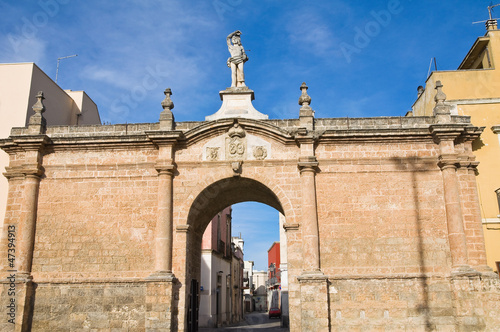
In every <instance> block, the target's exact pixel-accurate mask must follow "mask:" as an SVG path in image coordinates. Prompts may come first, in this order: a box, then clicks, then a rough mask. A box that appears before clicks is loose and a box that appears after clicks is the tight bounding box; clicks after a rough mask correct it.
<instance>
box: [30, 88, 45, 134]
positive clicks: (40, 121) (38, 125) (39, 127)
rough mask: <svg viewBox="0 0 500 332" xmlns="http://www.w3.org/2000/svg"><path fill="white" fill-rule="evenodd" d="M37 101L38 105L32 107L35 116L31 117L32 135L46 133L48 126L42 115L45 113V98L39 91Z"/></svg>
mask: <svg viewBox="0 0 500 332" xmlns="http://www.w3.org/2000/svg"><path fill="white" fill-rule="evenodd" d="M36 99H37V100H36V103H35V104H34V105H33V107H32V108H33V111H34V112H35V114H33V115H32V116H31V117H30V120H29V123H28V128H29V132H30V133H31V134H35V135H39V134H43V133H44V132H45V129H46V126H47V121H46V120H45V118H44V117H43V114H42V113H43V112H45V105H43V100H44V99H45V97H44V96H43V92H42V91H39V92H38V93H37V94H36Z"/></svg>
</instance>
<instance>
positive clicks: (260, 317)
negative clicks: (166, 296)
mask: <svg viewBox="0 0 500 332" xmlns="http://www.w3.org/2000/svg"><path fill="white" fill-rule="evenodd" d="M280 323H281V321H280V320H279V319H278V318H272V319H269V317H268V314H267V312H252V313H250V314H246V315H245V321H243V322H241V323H239V324H237V325H233V326H228V327H221V328H200V329H199V331H200V332H220V331H257V330H261V331H275V332H285V331H288V328H282V327H280Z"/></svg>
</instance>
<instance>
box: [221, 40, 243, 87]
mask: <svg viewBox="0 0 500 332" xmlns="http://www.w3.org/2000/svg"><path fill="white" fill-rule="evenodd" d="M240 36H241V31H240V30H236V31H235V32H232V33H230V34H229V36H227V38H226V40H227V48H228V50H229V53H230V54H231V57H230V58H229V59H227V66H228V67H229V68H231V87H232V88H236V87H243V86H246V85H245V75H244V74H243V64H244V63H245V62H246V61H247V60H248V57H247V55H246V54H245V49H244V48H243V45H241V37H240Z"/></svg>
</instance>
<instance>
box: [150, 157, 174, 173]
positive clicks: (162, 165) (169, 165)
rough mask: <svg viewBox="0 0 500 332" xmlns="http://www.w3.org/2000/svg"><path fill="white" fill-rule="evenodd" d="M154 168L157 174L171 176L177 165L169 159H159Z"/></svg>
mask: <svg viewBox="0 0 500 332" xmlns="http://www.w3.org/2000/svg"><path fill="white" fill-rule="evenodd" d="M155 169H156V171H157V172H158V175H163V174H166V175H171V176H172V175H174V172H175V170H176V169H177V166H176V165H175V163H173V162H172V161H171V160H168V161H164V160H159V161H158V162H157V163H156V165H155Z"/></svg>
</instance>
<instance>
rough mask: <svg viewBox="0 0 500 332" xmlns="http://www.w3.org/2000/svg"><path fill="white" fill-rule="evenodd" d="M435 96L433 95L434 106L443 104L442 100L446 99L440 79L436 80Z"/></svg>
mask: <svg viewBox="0 0 500 332" xmlns="http://www.w3.org/2000/svg"><path fill="white" fill-rule="evenodd" d="M435 89H436V90H437V92H436V96H435V97H434V101H435V102H436V106H442V105H444V101H445V100H446V95H445V94H444V92H443V84H441V81H436V88H435Z"/></svg>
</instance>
